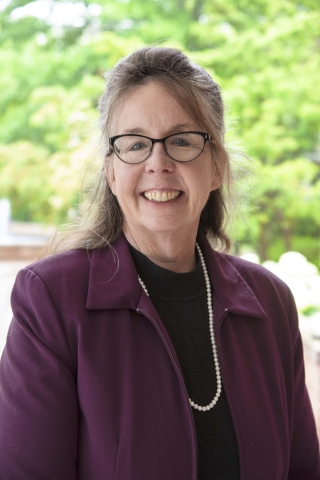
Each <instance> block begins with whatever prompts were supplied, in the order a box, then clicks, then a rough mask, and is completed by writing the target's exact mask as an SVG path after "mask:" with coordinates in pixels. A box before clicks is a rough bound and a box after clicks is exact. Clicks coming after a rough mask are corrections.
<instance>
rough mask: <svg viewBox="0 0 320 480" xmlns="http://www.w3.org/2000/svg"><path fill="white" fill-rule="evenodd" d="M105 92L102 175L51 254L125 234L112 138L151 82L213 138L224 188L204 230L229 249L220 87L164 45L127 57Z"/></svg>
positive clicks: (207, 211) (215, 194)
mask: <svg viewBox="0 0 320 480" xmlns="http://www.w3.org/2000/svg"><path fill="white" fill-rule="evenodd" d="M106 79H107V83H106V88H105V91H104V93H103V95H102V97H101V99H100V104H99V112H100V121H99V125H100V129H101V138H100V153H101V157H102V158H103V162H102V165H101V171H100V173H99V174H98V177H97V180H96V183H95V185H94V186H93V187H92V189H91V191H90V193H89V197H88V200H87V206H86V207H85V208H82V209H80V213H79V216H78V219H77V221H76V224H73V225H72V227H71V228H69V230H68V231H67V232H64V233H61V234H59V235H57V236H56V238H55V239H54V240H53V241H52V242H51V245H50V246H49V248H48V252H49V253H50V254H52V253H57V252H61V251H65V250H70V249H74V248H84V249H93V248H102V247H105V246H106V245H108V244H110V243H112V242H113V241H115V240H116V239H117V238H118V237H119V236H120V235H121V233H122V226H123V218H122V212H121V208H120V205H119V203H118V200H117V198H116V197H115V195H113V193H112V192H111V189H110V187H109V184H108V181H107V178H106V174H105V169H106V168H108V164H109V162H110V161H112V160H110V156H109V153H110V152H109V137H110V135H111V126H112V120H113V118H114V116H115V115H116V109H117V107H118V106H119V103H120V101H121V100H122V99H123V97H124V96H125V95H126V94H128V93H129V92H130V91H132V90H134V89H135V88H137V87H139V86H142V85H146V84H147V83H149V82H151V81H156V82H159V83H160V84H162V85H163V86H164V87H165V88H166V89H167V90H168V91H169V92H170V93H171V94H172V95H174V97H175V98H176V99H177V101H178V102H179V103H180V104H181V105H182V106H183V108H184V109H185V110H186V111H187V112H188V113H189V115H190V116H191V117H192V118H193V119H194V120H195V121H196V122H197V123H198V125H199V127H200V128H202V129H203V130H204V131H205V132H207V133H209V135H210V136H211V138H212V140H213V145H212V153H213V159H214V162H215V164H216V169H217V173H218V175H220V176H221V178H223V183H222V185H221V186H220V187H219V188H218V189H217V190H214V191H212V192H211V193H210V195H209V198H208V201H207V203H206V205H205V207H204V209H203V211H202V213H201V217H200V225H199V228H200V229H202V231H203V232H204V233H205V234H206V235H207V237H208V239H209V240H210V241H211V243H212V244H213V245H214V246H219V247H220V248H222V249H223V250H228V249H229V248H230V245H231V242H230V239H229V236H228V235H227V233H226V232H225V224H226V219H227V209H226V199H227V198H228V197H229V194H230V186H231V183H232V178H231V170H230V158H229V155H228V152H227V150H226V148H225V141H224V136H225V123H224V104H223V101H222V97H221V92H220V88H219V85H217V83H215V82H214V81H213V80H212V78H211V77H210V75H209V74H208V73H207V72H206V71H205V70H204V69H203V68H202V67H200V66H199V65H197V64H195V63H193V62H191V61H190V59H189V58H188V57H187V56H186V55H184V54H183V53H182V52H181V51H180V50H177V49H174V48H163V47H144V48H140V49H138V50H136V51H135V52H133V53H132V54H130V55H128V56H127V57H126V58H123V59H121V60H120V61H119V62H118V63H117V64H116V65H115V67H114V68H113V69H112V70H111V71H110V72H109V73H107V75H106Z"/></svg>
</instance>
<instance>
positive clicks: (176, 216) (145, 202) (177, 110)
mask: <svg viewBox="0 0 320 480" xmlns="http://www.w3.org/2000/svg"><path fill="white" fill-rule="evenodd" d="M192 130H193V131H202V129H201V128H200V127H199V125H197V124H196V123H195V121H194V120H193V119H192V118H191V117H190V116H189V114H188V113H187V112H186V111H185V110H184V109H183V108H182V106H181V105H180V104H179V103H178V102H177V101H176V100H175V98H174V97H173V96H172V95H171V94H170V93H169V92H168V91H167V90H166V89H165V88H164V87H163V86H162V85H160V84H159V83H156V82H152V83H149V84H147V85H145V86H141V87H138V88H137V89H136V90H134V91H133V92H131V93H129V94H128V95H127V96H126V97H125V98H124V100H123V101H122V103H121V104H120V105H119V107H118V109H117V111H116V112H115V117H114V123H113V131H112V135H113V136H114V135H121V134H124V133H133V134H141V135H146V136H148V137H151V138H163V137H165V136H167V135H170V134H173V133H179V132H183V131H192ZM107 178H108V182H109V185H110V187H111V190H112V192H113V193H114V195H116V197H117V199H118V202H119V204H120V206H121V209H122V212H123V215H124V227H123V230H124V233H125V235H126V236H127V238H129V237H133V239H134V240H135V242H136V243H137V244H139V240H140V239H142V238H143V239H144V241H145V240H147V239H148V238H150V237H148V236H150V235H151V236H154V235H163V234H172V233H173V234H176V233H178V234H179V233H180V235H184V236H185V235H187V236H188V235H190V234H192V235H193V234H194V236H195V235H196V232H197V229H198V224H199V220H200V215H201V211H202V209H203V208H204V206H205V204H206V202H207V200H208V196H209V193H210V192H211V191H212V190H215V189H216V188H218V187H219V186H220V184H221V180H220V178H219V177H218V176H217V173H216V168H215V164H214V161H213V158H212V153H211V150H210V145H209V143H208V142H207V143H206V145H205V148H204V150H203V152H202V153H201V155H200V156H199V157H198V158H196V159H195V160H193V161H191V162H188V163H179V162H176V161H175V160H172V159H171V158H170V157H169V156H168V155H167V154H166V152H165V150H164V145H163V144H161V143H156V144H155V145H154V148H153V153H152V155H151V156H150V157H149V158H148V159H147V160H146V161H144V162H143V163H139V164H126V163H124V162H122V161H121V160H120V159H119V158H118V157H117V156H116V155H115V154H114V153H113V154H112V157H111V159H110V164H109V167H108V168H107ZM154 197H156V199H154ZM156 200H161V201H156Z"/></svg>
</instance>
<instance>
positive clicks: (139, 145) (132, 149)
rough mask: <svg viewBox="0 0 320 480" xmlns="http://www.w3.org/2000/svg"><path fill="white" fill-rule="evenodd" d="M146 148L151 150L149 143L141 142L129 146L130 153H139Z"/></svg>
mask: <svg viewBox="0 0 320 480" xmlns="http://www.w3.org/2000/svg"><path fill="white" fill-rule="evenodd" d="M145 148H149V147H148V145H147V143H145V142H141V141H139V142H135V143H132V144H131V145H130V146H129V148H128V151H130V152H138V151H139V150H144V149H145Z"/></svg>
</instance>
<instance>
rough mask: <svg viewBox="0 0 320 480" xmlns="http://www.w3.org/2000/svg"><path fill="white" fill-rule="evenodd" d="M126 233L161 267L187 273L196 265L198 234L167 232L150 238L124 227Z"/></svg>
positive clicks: (137, 246) (129, 238)
mask: <svg viewBox="0 0 320 480" xmlns="http://www.w3.org/2000/svg"><path fill="white" fill-rule="evenodd" d="M124 235H125V237H126V239H127V240H128V242H129V243H130V244H131V245H132V246H133V247H134V248H135V249H137V250H138V251H139V252H141V253H143V254H144V255H146V257H148V258H149V259H150V260H151V261H152V262H153V263H155V264H156V265H159V267H162V268H166V269H167V270H171V271H172V272H176V273H186V272H191V271H192V270H193V269H194V268H195V266H196V255H195V243H196V234H195V235H193V236H192V235H190V234H189V235H181V233H180V234H171V235H168V234H165V235H156V236H152V237H151V238H148V237H143V236H141V235H139V236H135V235H132V232H131V231H130V230H129V229H128V228H124Z"/></svg>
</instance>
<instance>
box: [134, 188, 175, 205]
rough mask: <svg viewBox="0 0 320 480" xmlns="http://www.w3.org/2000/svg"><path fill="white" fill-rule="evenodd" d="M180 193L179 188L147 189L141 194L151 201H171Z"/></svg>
mask: <svg viewBox="0 0 320 480" xmlns="http://www.w3.org/2000/svg"><path fill="white" fill-rule="evenodd" d="M181 194H182V192H181V190H161V191H160V190H147V191H145V192H143V194H142V195H143V196H144V197H145V198H146V199H147V200H151V201H152V202H171V201H172V200H175V199H176V198H178V197H180V195H181Z"/></svg>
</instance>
